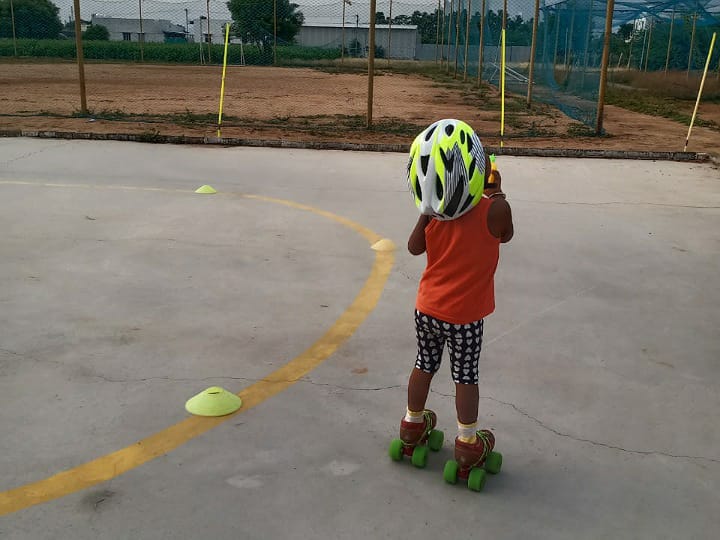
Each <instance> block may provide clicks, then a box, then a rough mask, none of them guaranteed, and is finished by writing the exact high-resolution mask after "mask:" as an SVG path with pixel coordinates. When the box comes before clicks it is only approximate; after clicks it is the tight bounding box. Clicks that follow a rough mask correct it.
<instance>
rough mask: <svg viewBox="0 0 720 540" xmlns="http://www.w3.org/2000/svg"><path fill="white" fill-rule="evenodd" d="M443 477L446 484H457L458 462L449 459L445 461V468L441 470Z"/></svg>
mask: <svg viewBox="0 0 720 540" xmlns="http://www.w3.org/2000/svg"><path fill="white" fill-rule="evenodd" d="M443 478H444V479H445V481H446V482H447V483H448V484H453V485H454V484H457V479H458V462H457V461H455V460H452V459H451V460H450V461H448V462H447V463H445V469H444V470H443Z"/></svg>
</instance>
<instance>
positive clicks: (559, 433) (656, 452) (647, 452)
mask: <svg viewBox="0 0 720 540" xmlns="http://www.w3.org/2000/svg"><path fill="white" fill-rule="evenodd" d="M430 391H431V392H432V393H433V394H438V395H440V396H444V397H449V398H455V395H454V394H444V393H442V392H438V391H437V390H433V389H430ZM480 399H486V400H489V401H494V402H496V403H500V404H502V405H505V406H507V407H511V408H513V409H514V410H515V411H516V412H518V413H520V414H521V415H523V416H525V417H526V418H528V419H530V420H532V421H533V422H535V423H536V424H537V425H539V426H540V427H542V428H543V429H546V430H547V431H550V432H551V433H554V434H555V435H557V436H558V437H564V438H567V439H571V440H573V441H577V442H584V443H588V444H591V445H593V446H601V447H603V448H608V449H610V450H619V451H620V452H625V453H628V454H637V455H641V456H650V455H658V456H665V457H669V458H677V459H696V460H703V461H710V462H712V463H720V459H717V458H711V457H706V456H689V455H684V454H670V453H669V452H661V451H660V450H632V449H629V448H623V447H622V446H615V445H612V444H608V443H604V442H600V441H594V440H592V439H585V438H583V437H576V436H574V435H570V434H569V433H563V432H562V431H559V430H557V429H555V428H553V427H550V426H548V425H547V424H545V423H544V422H543V421H542V420H540V419H538V418H535V417H534V416H532V415H531V414H529V413H528V412H527V411H524V410H523V409H521V408H520V407H518V406H517V405H515V404H514V403H510V402H508V401H502V400H500V399H497V398H494V397H491V396H480Z"/></svg>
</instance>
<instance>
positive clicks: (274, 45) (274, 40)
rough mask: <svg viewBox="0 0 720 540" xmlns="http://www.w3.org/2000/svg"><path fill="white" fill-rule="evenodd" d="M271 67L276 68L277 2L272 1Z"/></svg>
mask: <svg viewBox="0 0 720 540" xmlns="http://www.w3.org/2000/svg"><path fill="white" fill-rule="evenodd" d="M209 1H210V0H208V2H209ZM273 66H277V0H273Z"/></svg>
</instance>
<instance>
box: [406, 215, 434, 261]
mask: <svg viewBox="0 0 720 540" xmlns="http://www.w3.org/2000/svg"><path fill="white" fill-rule="evenodd" d="M428 223H430V216H425V215H422V216H420V218H419V219H418V222H417V223H416V224H415V228H414V229H413V231H412V233H410V239H409V240H408V251H409V252H410V253H412V254H413V255H420V254H422V253H425V227H427V224H428Z"/></svg>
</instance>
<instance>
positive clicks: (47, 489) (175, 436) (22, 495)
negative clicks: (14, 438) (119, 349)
mask: <svg viewBox="0 0 720 540" xmlns="http://www.w3.org/2000/svg"><path fill="white" fill-rule="evenodd" d="M0 185H33V186H44V187H73V188H92V189H98V188H99V189H105V188H107V189H125V188H127V189H130V190H139V191H166V192H182V193H192V191H190V190H169V189H164V188H144V187H137V188H136V187H133V186H126V187H120V186H96V185H88V184H48V183H44V184H40V183H34V182H15V181H0ZM228 195H229V196H231V194H228ZM198 196H204V195H198ZM215 196H216V195H212V197H215ZM240 197H243V198H246V199H254V200H258V201H263V202H269V203H276V204H281V205H284V206H288V207H290V208H296V209H299V210H306V211H308V212H312V213H314V214H317V215H319V216H323V217H326V218H328V219H331V220H333V221H335V222H336V223H340V224H342V225H344V226H345V227H349V228H350V229H352V230H353V231H355V232H357V233H359V234H360V235H362V236H363V237H364V238H366V239H367V240H368V242H370V243H371V244H373V243H374V242H376V241H378V240H380V239H381V237H380V236H379V235H377V234H376V233H374V232H373V231H371V230H370V229H368V228H366V227H363V226H362V225H360V224H358V223H356V222H354V221H351V220H349V219H347V218H344V217H341V216H338V215H336V214H333V213H331V212H326V211H325V210H319V209H317V208H313V207H311V206H308V205H305V204H300V203H296V202H293V201H287V200H284V199H274V198H271V197H263V196H260V195H240ZM394 261H395V256H394V254H393V252H391V251H390V252H387V251H384V252H381V251H377V252H375V261H374V263H373V267H372V270H371V271H370V275H369V277H368V278H367V280H366V281H365V284H364V285H363V288H362V289H361V290H360V292H359V293H358V294H357V296H356V297H355V299H354V300H353V302H352V303H351V304H350V306H349V307H348V308H347V309H346V310H345V312H344V313H343V314H342V315H340V317H339V318H338V319H337V320H336V321H335V323H334V324H333V325H332V326H331V327H330V328H329V329H328V330H327V332H325V334H324V335H323V336H322V337H321V338H320V339H318V340H317V341H316V342H315V343H313V344H312V345H311V346H310V347H309V348H308V349H307V350H306V351H305V352H303V353H302V354H300V356H298V357H297V358H295V359H294V360H291V361H290V362H289V363H287V364H285V365H284V366H283V367H281V368H280V369H278V370H276V371H274V372H273V373H271V374H270V375H268V376H267V377H265V378H264V379H262V380H260V381H258V382H256V383H254V384H253V385H251V386H249V387H248V388H245V389H244V390H242V391H241V392H239V393H238V395H239V396H240V397H241V398H242V400H243V406H242V408H241V409H240V410H239V411H238V412H237V413H235V414H232V415H228V416H222V417H218V418H205V417H199V416H191V417H189V418H186V419H185V420H183V421H181V422H178V423H177V424H175V425H173V426H170V427H168V428H167V429H164V430H162V431H159V432H157V433H155V434H154V435H151V436H149V437H147V438H145V439H143V440H141V441H138V442H136V443H135V444H132V445H130V446H127V447H125V448H122V449H121V450H118V451H116V452H112V453H111V454H107V455H105V456H102V457H99V458H97V459H94V460H92V461H89V462H87V463H84V464H83V465H79V466H77V467H74V468H72V469H68V470H66V471H62V472H59V473H57V474H55V475H53V476H50V477H49V478H45V479H44V480H39V481H37V482H32V483H30V484H26V485H24V486H19V487H16V488H14V489H10V490H7V491H3V492H1V493H0V516H2V515H5V514H10V513H12V512H17V511H19V510H23V509H25V508H28V507H30V506H34V505H37V504H42V503H45V502H48V501H51V500H53V499H57V498H59V497H64V496H65V495H69V494H71V493H75V492H77V491H80V490H83V489H87V488H89V487H92V486H94V485H97V484H100V483H101V482H105V481H107V480H110V479H112V478H115V477H116V476H119V475H121V474H123V473H125V472H127V471H129V470H131V469H134V468H135V467H138V466H140V465H142V464H143V463H147V462H148V461H151V460H153V459H155V458H156V457H159V456H162V455H165V454H167V453H168V452H171V451H172V450H174V449H175V448H177V447H178V446H180V445H182V444H184V443H186V442H187V441H189V440H191V439H193V438H195V437H198V436H199V435H202V434H203V433H205V432H206V431H209V430H211V429H212V428H214V427H216V426H218V425H220V424H222V423H223V422H226V421H227V420H229V419H230V418H233V417H234V416H236V415H238V414H241V413H242V412H243V411H247V410H248V409H251V408H253V407H255V406H256V405H259V404H260V403H262V402H263V401H265V400H266V399H268V398H270V397H272V396H274V395H276V394H278V393H280V392H282V391H283V390H285V389H286V388H288V387H290V386H292V385H293V384H295V383H296V382H297V381H298V380H300V379H301V378H302V377H304V376H305V375H307V374H308V373H309V372H310V371H312V370H313V369H315V368H316V367H317V366H319V365H320V364H321V363H322V362H324V361H325V360H326V359H327V358H328V357H329V356H330V355H332V354H333V353H334V352H335V351H336V350H337V349H338V347H340V346H341V345H342V344H343V343H344V342H345V341H346V340H347V339H348V338H349V337H350V336H351V335H352V334H353V333H354V332H355V331H356V330H357V329H358V327H359V326H360V325H361V324H362V322H363V321H364V320H365V318H366V317H367V316H368V315H369V314H370V312H371V311H372V310H373V309H374V308H375V306H376V305H377V303H378V300H379V299H380V295H381V294H382V290H383V288H384V287H385V282H386V281H387V278H388V276H389V275H390V270H391V269H392V266H393V264H394ZM178 407H179V405H178Z"/></svg>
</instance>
